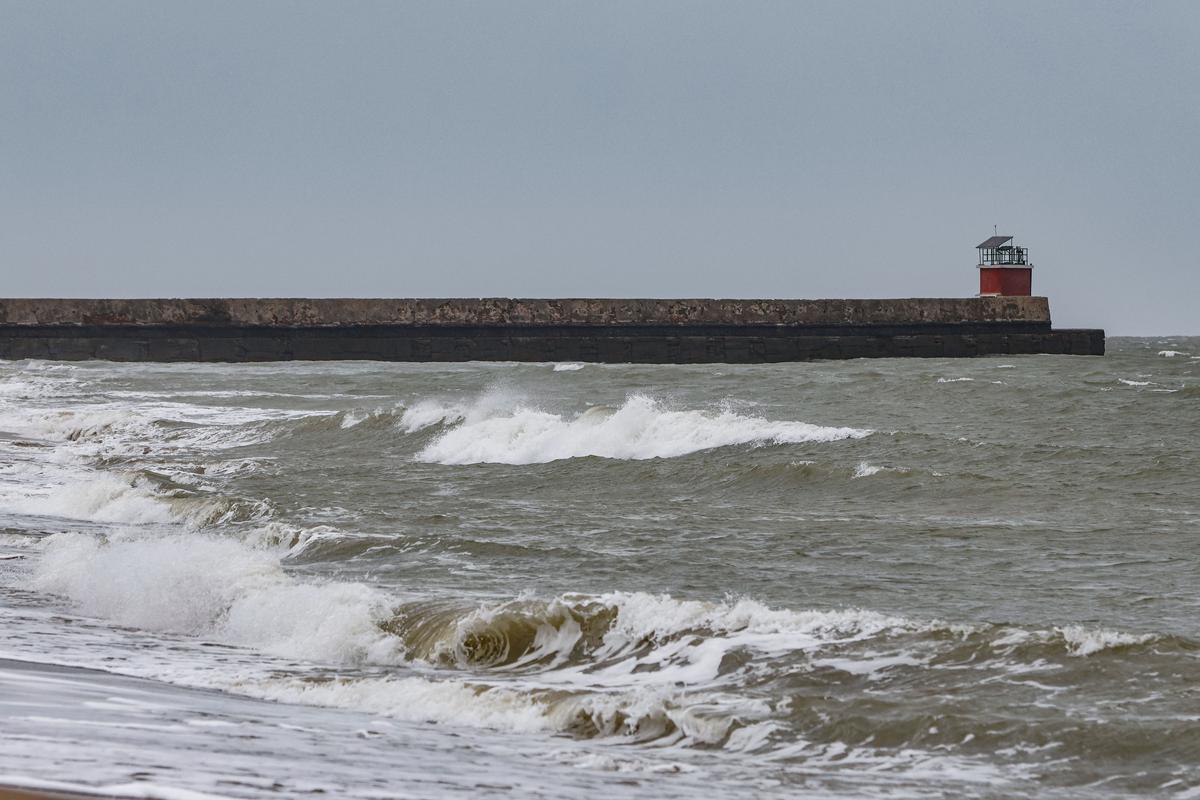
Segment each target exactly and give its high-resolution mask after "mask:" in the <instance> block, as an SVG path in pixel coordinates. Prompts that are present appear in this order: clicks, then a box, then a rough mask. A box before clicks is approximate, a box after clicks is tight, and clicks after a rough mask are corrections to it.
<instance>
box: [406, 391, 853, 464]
mask: <svg viewBox="0 0 1200 800" xmlns="http://www.w3.org/2000/svg"><path fill="white" fill-rule="evenodd" d="M417 409H420V411H419V412H418V411H417ZM439 423H441V424H450V423H453V427H450V428H449V429H448V430H446V431H443V432H442V433H441V434H440V435H439V436H438V437H437V438H436V439H434V440H433V441H432V442H430V443H429V444H428V445H426V446H425V448H424V449H422V450H421V451H420V453H419V454H418V456H417V458H418V459H419V460H422V461H428V462H434V463H439V464H479V463H497V464H542V463H547V462H550V461H558V460H561V459H567V458H583V457H587V456H597V457H600V458H611V459H622V460H641V459H650V458H673V457H677V456H683V455H687V454H689V453H696V452H699V451H702V450H710V449H713V448H717V447H728V446H730V445H744V444H799V443H805V442H832V441H838V440H841V439H858V438H862V437H864V436H868V435H869V434H870V433H871V431H869V430H862V429H858V428H846V427H826V426H821V425H812V424H809V423H806V422H791V421H780V422H777V421H772V420H767V419H764V418H762V417H752V416H746V415H743V414H738V413H736V412H734V411H732V410H728V409H725V410H720V411H713V412H710V411H696V410H686V411H676V410H672V409H669V408H666V407H665V406H664V405H663V404H662V403H661V402H660V401H658V400H655V399H653V398H650V397H647V396H645V395H632V396H630V397H629V398H628V399H627V400H626V401H625V402H624V403H623V404H622V405H621V406H620V407H617V408H612V407H608V406H594V407H592V408H590V409H588V410H587V411H585V412H583V413H582V414H578V415H575V416H569V415H563V414H555V413H552V412H549V411H542V410H540V409H537V408H534V407H531V406H527V405H517V406H516V407H512V406H508V407H503V406H501V407H499V408H497V407H494V406H493V407H490V408H479V407H475V408H471V409H466V410H464V409H462V408H460V407H455V406H450V407H447V406H439V405H437V404H429V405H426V406H417V407H414V409H412V410H410V411H406V412H405V415H404V419H403V420H402V424H404V425H405V426H406V429H408V430H417V429H419V428H420V427H427V426H429V425H434V424H439Z"/></svg>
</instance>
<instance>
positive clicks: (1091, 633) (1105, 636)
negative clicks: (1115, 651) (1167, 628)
mask: <svg viewBox="0 0 1200 800" xmlns="http://www.w3.org/2000/svg"><path fill="white" fill-rule="evenodd" d="M1054 630H1055V632H1056V633H1058V634H1059V635H1060V636H1062V638H1063V640H1064V641H1065V642H1066V644H1067V652H1068V653H1070V654H1071V655H1074V656H1090V655H1092V654H1094V653H1099V652H1101V651H1103V650H1109V649H1111V648H1114V647H1128V646H1130V645H1135V644H1145V643H1146V642H1149V641H1152V640H1153V639H1154V638H1155V637H1154V636H1153V635H1150V634H1146V635H1137V634H1132V633H1122V632H1120V631H1110V630H1103V629H1098V628H1084V627H1082V626H1079V625H1065V626H1063V627H1061V628H1055V629H1054Z"/></svg>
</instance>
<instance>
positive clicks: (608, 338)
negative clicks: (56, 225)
mask: <svg viewBox="0 0 1200 800" xmlns="http://www.w3.org/2000/svg"><path fill="white" fill-rule="evenodd" d="M1103 352H1104V333H1103V331H1096V330H1083V331H1055V330H1052V329H1051V325H1050V308H1049V303H1048V302H1047V300H1046V298H1044V297H982V298H945V299H941V298H909V299H894V300H839V299H828V300H703V299H696V300H663V299H635V300H620V299H561V300H550V299H512V298H483V299H276V298H266V299H149V300H120V299H96V300H75V299H0V358H4V359H19V358H45V359H61V360H81V359H107V360H114V361H281V360H331V359H368V360H386V361H471V360H484V361H602V362H618V363H619V362H639V363H705V362H725V363H766V362H780V361H805V360H812V359H821V358H867V357H892V356H928V357H942V356H947V357H956V356H979V355H992V354H1019V353H1063V354H1072V355H1100V354H1103Z"/></svg>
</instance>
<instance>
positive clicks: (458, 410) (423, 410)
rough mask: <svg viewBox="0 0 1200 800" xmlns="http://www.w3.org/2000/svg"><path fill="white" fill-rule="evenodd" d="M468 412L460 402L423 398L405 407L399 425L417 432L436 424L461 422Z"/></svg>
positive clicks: (402, 428) (403, 428) (406, 431)
mask: <svg viewBox="0 0 1200 800" xmlns="http://www.w3.org/2000/svg"><path fill="white" fill-rule="evenodd" d="M466 414H467V409H466V407H465V406H462V405H459V404H454V403H439V402H437V401H436V400H421V401H418V402H417V403H414V404H413V405H411V406H409V407H408V408H406V409H404V413H403V414H401V415H400V423H399V425H400V429H401V430H403V431H404V432H405V433H416V432H417V431H419V430H424V429H425V428H431V427H433V426H434V425H444V424H450V423H454V422H461V421H462V420H463V418H464V417H465V416H466Z"/></svg>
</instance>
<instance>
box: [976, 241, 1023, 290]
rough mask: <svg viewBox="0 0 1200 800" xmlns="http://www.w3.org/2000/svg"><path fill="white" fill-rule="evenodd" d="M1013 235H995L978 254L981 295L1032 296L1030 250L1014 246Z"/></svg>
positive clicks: (981, 246) (982, 246)
mask: <svg viewBox="0 0 1200 800" xmlns="http://www.w3.org/2000/svg"><path fill="white" fill-rule="evenodd" d="M1012 240H1013V237H1011V236H993V237H991V238H990V239H988V240H987V241H985V242H983V243H982V244H980V245H978V246H977V247H976V248H975V249H976V250H978V251H979V296H980V297H996V296H998V295H1019V296H1025V297H1028V296H1029V295H1031V294H1033V264H1032V263H1031V262H1030V261H1029V248H1028V247H1018V246H1017V245H1015V244H1013V243H1012Z"/></svg>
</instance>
